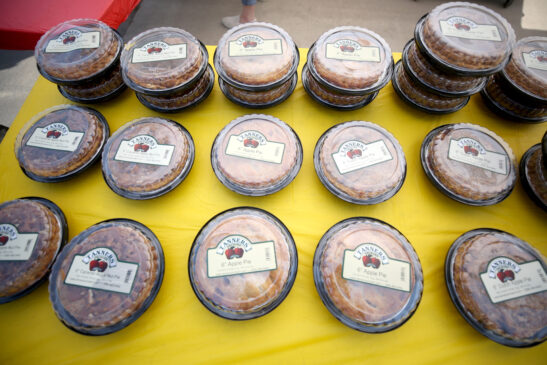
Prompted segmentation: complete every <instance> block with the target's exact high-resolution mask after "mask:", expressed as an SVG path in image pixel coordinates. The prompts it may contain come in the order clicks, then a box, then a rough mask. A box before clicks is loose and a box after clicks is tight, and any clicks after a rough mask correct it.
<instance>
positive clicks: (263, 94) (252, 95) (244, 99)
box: [219, 74, 297, 106]
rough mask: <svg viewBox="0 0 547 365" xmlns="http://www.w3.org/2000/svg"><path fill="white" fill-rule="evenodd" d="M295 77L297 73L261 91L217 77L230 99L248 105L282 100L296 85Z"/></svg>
mask: <svg viewBox="0 0 547 365" xmlns="http://www.w3.org/2000/svg"><path fill="white" fill-rule="evenodd" d="M296 78H297V75H296V74H295V75H294V77H292V78H291V79H289V80H287V81H285V82H284V83H282V84H281V85H279V86H276V87H273V88H272V89H269V90H263V91H262V90H261V91H250V90H245V89H240V88H238V87H235V86H232V85H230V84H228V83H226V82H224V81H223V80H222V79H219V85H220V87H221V89H222V91H223V92H224V94H225V95H226V96H228V97H229V99H230V100H233V101H236V102H238V103H243V104H248V105H250V106H270V105H271V104H272V103H276V102H278V101H282V100H283V98H284V97H285V96H288V95H290V94H291V93H292V92H293V90H294V87H295V86H296Z"/></svg>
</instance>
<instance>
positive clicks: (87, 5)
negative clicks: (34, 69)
mask: <svg viewBox="0 0 547 365" xmlns="http://www.w3.org/2000/svg"><path fill="white" fill-rule="evenodd" d="M140 1H141V0H2V1H0V14H1V16H2V21H1V22H0V49H34V46H35V45H36V42H38V40H39V39H40V37H41V36H42V34H44V33H45V32H46V31H47V30H49V29H50V28H52V27H53V26H55V25H57V24H59V23H62V22H64V21H66V20H71V19H77V18H92V19H98V20H100V21H103V22H105V23H106V24H108V25H110V26H111V27H112V28H115V29H117V28H118V27H119V26H120V24H121V23H122V22H123V21H125V20H126V19H127V17H128V16H129V14H130V13H131V11H133V9H134V8H135V7H136V6H137V5H138V4H139V3H140Z"/></svg>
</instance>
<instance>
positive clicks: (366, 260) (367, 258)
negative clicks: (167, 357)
mask: <svg viewBox="0 0 547 365" xmlns="http://www.w3.org/2000/svg"><path fill="white" fill-rule="evenodd" d="M363 265H365V267H367V266H370V256H363Z"/></svg>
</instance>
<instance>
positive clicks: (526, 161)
mask: <svg viewBox="0 0 547 365" xmlns="http://www.w3.org/2000/svg"><path fill="white" fill-rule="evenodd" d="M546 158H547V154H546V153H544V152H542V150H541V145H540V144H539V143H538V144H536V145H534V146H532V147H530V149H529V150H528V151H526V153H524V155H523V156H522V159H521V161H520V179H521V181H522V184H523V186H524V188H525V190H526V192H527V193H528V195H529V196H530V197H531V198H532V200H534V201H535V202H536V203H537V204H538V205H539V206H540V207H542V208H543V209H545V210H547V166H545V162H544V161H545V159H546Z"/></svg>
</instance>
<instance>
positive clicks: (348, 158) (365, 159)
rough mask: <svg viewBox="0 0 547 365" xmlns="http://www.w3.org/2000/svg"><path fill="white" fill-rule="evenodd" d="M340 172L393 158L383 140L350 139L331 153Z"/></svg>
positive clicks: (343, 172) (350, 170)
mask: <svg viewBox="0 0 547 365" xmlns="http://www.w3.org/2000/svg"><path fill="white" fill-rule="evenodd" d="M332 158H333V159H334V163H335V164H336V167H337V168H338V171H339V172H340V173H341V174H346V173H348V172H352V171H355V170H359V169H362V168H365V167H369V166H373V165H377V164H380V163H382V162H386V161H389V160H392V159H393V156H391V153H390V152H389V150H388V149H387V146H386V144H385V142H384V141H383V140H378V141H375V142H371V143H369V144H366V143H363V142H360V141H356V140H351V141H347V142H344V143H343V144H342V145H341V146H340V148H339V149H338V152H336V153H333V154H332Z"/></svg>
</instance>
